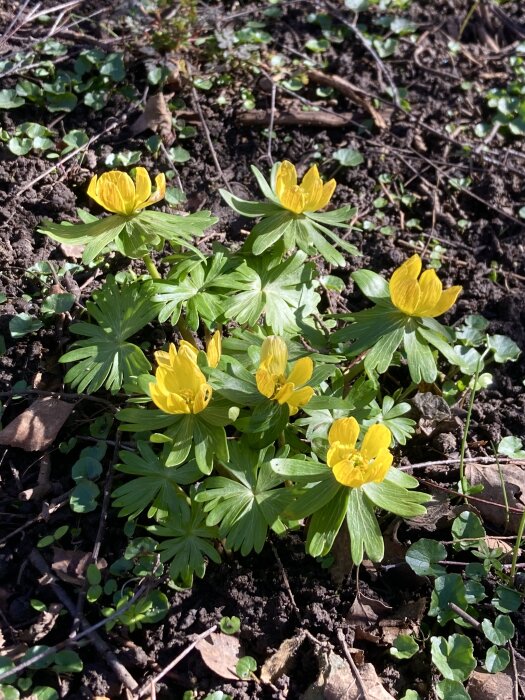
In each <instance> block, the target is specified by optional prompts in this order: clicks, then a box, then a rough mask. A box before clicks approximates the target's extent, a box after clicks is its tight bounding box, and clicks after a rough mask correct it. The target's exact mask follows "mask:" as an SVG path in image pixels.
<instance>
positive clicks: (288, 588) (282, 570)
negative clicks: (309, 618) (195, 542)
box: [270, 541, 302, 623]
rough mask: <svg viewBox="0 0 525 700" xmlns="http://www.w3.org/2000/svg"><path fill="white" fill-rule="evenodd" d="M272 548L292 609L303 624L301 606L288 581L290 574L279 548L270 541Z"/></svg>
mask: <svg viewBox="0 0 525 700" xmlns="http://www.w3.org/2000/svg"><path fill="white" fill-rule="evenodd" d="M270 546H271V548H272V552H273V554H274V557H275V559H276V561H277V565H278V567H279V571H280V573H281V577H282V579H283V583H284V587H285V589H286V592H287V593H288V597H289V598H290V602H291V603H292V608H293V609H294V612H295V614H296V615H297V619H298V620H299V622H300V623H301V622H302V617H301V611H300V610H299V606H298V605H297V603H296V602H295V598H294V594H293V592H292V589H291V586H290V581H289V580H288V574H287V573H286V569H285V568H284V566H283V563H282V561H281V557H280V556H279V552H278V551H277V547H276V546H275V545H274V543H273V542H272V541H270Z"/></svg>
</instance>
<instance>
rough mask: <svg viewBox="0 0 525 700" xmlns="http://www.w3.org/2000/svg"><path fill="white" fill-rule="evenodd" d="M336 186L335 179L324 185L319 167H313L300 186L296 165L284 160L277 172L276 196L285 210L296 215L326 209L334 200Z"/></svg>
mask: <svg viewBox="0 0 525 700" xmlns="http://www.w3.org/2000/svg"><path fill="white" fill-rule="evenodd" d="M335 186H336V182H335V180H334V179H333V178H332V180H329V181H328V182H326V183H324V184H323V181H322V179H321V177H320V176H319V171H318V170H317V165H312V167H311V168H310V170H308V172H307V173H306V175H305V176H304V177H303V179H302V181H301V184H300V185H298V184H297V171H296V169H295V165H293V164H292V163H290V161H288V160H283V162H282V163H281V164H280V165H279V168H278V170H277V177H276V180H275V194H276V195H277V198H278V200H279V202H280V203H281V205H282V206H283V207H284V208H285V209H288V210H289V211H292V212H293V213H294V214H302V213H303V212H305V211H318V210H319V209H324V207H326V205H327V204H328V202H329V201H330V200H331V198H332V195H333V193H334V190H335Z"/></svg>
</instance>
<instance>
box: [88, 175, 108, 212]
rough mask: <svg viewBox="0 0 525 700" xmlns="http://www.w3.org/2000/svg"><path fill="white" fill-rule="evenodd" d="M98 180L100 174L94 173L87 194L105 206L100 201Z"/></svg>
mask: <svg viewBox="0 0 525 700" xmlns="http://www.w3.org/2000/svg"><path fill="white" fill-rule="evenodd" d="M97 181H98V175H93V177H92V178H91V180H90V181H89V186H88V188H87V194H88V197H91V199H94V200H95V202H96V203H97V204H100V206H102V207H103V206H104V205H103V204H102V202H101V201H100V199H99V197H98V194H97Z"/></svg>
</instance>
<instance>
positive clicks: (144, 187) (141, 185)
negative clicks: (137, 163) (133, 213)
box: [134, 167, 151, 209]
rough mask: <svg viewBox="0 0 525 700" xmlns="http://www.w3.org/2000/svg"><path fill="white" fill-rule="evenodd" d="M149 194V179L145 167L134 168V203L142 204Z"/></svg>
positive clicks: (135, 206) (137, 205) (136, 204)
mask: <svg viewBox="0 0 525 700" xmlns="http://www.w3.org/2000/svg"><path fill="white" fill-rule="evenodd" d="M150 195H151V180H150V176H149V175H148V171H147V170H146V168H140V167H139V168H135V205H134V209H137V208H138V207H139V206H140V205H144V204H145V202H147V201H148V199H149V197H150Z"/></svg>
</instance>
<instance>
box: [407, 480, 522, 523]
mask: <svg viewBox="0 0 525 700" xmlns="http://www.w3.org/2000/svg"><path fill="white" fill-rule="evenodd" d="M418 481H419V483H420V484H424V485H425V486H428V487H429V488H432V489H438V490H439V491H445V493H451V494H453V495H454V496H456V497H457V498H463V494H462V493H460V492H459V491H456V490H454V489H450V488H448V487H447V486H441V484H436V483H435V482H434V481H428V480H427V479H418ZM469 500H470V501H474V502H476V503H486V504H487V505H489V506H491V507H492V508H503V509H504V510H507V508H506V507H505V504H504V503H495V502H494V501H488V500H487V499H486V498H480V497H479V496H471V495H470V494H469ZM508 510H509V511H510V512H511V513H518V514H519V515H523V513H524V511H523V510H522V509H521V508H513V507H512V506H509V508H508Z"/></svg>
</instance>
